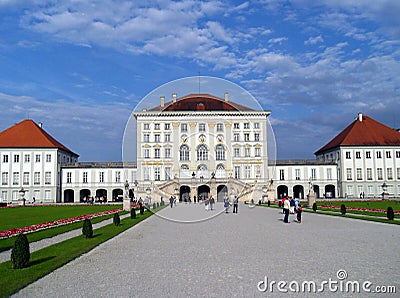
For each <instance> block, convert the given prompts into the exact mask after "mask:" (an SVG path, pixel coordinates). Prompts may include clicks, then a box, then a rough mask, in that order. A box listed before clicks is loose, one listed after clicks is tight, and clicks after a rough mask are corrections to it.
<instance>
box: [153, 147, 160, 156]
mask: <svg viewBox="0 0 400 298" xmlns="http://www.w3.org/2000/svg"><path fill="white" fill-rule="evenodd" d="M154 158H160V148H156V149H154Z"/></svg>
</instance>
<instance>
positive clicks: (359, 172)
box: [356, 168, 362, 180]
mask: <svg viewBox="0 0 400 298" xmlns="http://www.w3.org/2000/svg"><path fill="white" fill-rule="evenodd" d="M356 172H357V180H362V169H361V168H357V169H356Z"/></svg>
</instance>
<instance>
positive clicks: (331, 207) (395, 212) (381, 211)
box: [318, 205, 400, 214]
mask: <svg viewBox="0 0 400 298" xmlns="http://www.w3.org/2000/svg"><path fill="white" fill-rule="evenodd" d="M318 207H319V208H325V209H335V210H340V206H331V205H320V206H318ZM346 209H347V210H354V211H364V212H377V213H386V212H387V211H386V210H383V209H377V208H354V207H347V206H346ZM394 214H400V211H394Z"/></svg>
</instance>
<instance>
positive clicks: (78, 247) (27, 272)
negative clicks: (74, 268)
mask: <svg viewBox="0 0 400 298" xmlns="http://www.w3.org/2000/svg"><path fill="white" fill-rule="evenodd" d="M152 214H153V212H148V211H146V212H145V213H144V214H143V215H140V214H138V215H137V218H136V219H131V218H130V217H128V218H125V219H123V220H121V224H120V226H118V227H117V226H114V225H113V224H110V225H107V226H105V227H102V228H99V229H96V230H94V234H93V236H94V237H93V238H91V239H85V238H84V236H83V235H81V236H78V237H75V238H72V239H69V240H66V241H63V242H61V243H58V244H54V245H52V246H49V247H46V248H44V249H41V250H39V251H36V252H33V253H31V259H30V265H29V267H28V268H24V269H11V262H10V261H7V262H4V263H1V264H0V276H1V278H0V297H8V296H10V295H11V294H13V293H16V292H17V291H19V290H20V289H22V288H23V287H25V286H27V285H28V284H30V283H32V282H34V281H35V280H37V279H39V278H41V277H43V276H45V275H47V274H49V273H50V272H52V271H54V270H55V269H57V268H59V267H61V266H63V265H65V264H66V263H68V262H70V261H72V260H73V259H75V258H77V257H79V256H80V255H82V254H84V253H86V252H88V251H90V250H91V249H93V248H94V247H96V246H98V245H99V244H101V243H103V242H105V241H107V240H109V239H111V238H113V237H115V236H116V235H118V234H119V233H121V232H123V231H125V230H127V229H129V228H130V227H132V226H134V225H135V224H137V223H138V222H140V221H142V220H144V219H145V218H147V217H149V216H151V215H152ZM81 226H82V223H81Z"/></svg>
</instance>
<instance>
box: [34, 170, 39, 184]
mask: <svg viewBox="0 0 400 298" xmlns="http://www.w3.org/2000/svg"><path fill="white" fill-rule="evenodd" d="M33 184H35V185H39V184H40V172H35V173H33Z"/></svg>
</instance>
